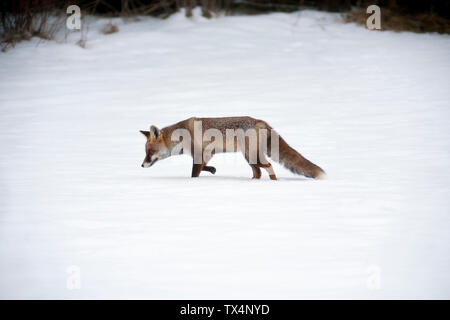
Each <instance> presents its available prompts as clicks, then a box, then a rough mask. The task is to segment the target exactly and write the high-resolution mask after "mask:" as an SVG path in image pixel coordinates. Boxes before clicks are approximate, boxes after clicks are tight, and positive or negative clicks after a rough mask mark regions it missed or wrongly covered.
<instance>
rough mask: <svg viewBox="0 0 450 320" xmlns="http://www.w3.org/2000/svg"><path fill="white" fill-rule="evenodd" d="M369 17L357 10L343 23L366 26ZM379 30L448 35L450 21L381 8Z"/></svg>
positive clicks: (422, 14) (430, 15) (432, 16)
mask: <svg viewBox="0 0 450 320" xmlns="http://www.w3.org/2000/svg"><path fill="white" fill-rule="evenodd" d="M369 16H370V14H368V13H366V10H365V9H361V8H357V9H353V10H352V11H350V12H349V13H348V14H347V15H346V18H345V21H346V22H356V23H358V24H363V25H366V20H367V18H368V17H369ZM381 30H391V31H411V32H438V33H447V34H448V33H450V19H447V18H444V17H442V16H439V15H436V14H434V13H429V14H425V13H420V14H405V13H402V12H401V11H398V10H391V9H384V8H381Z"/></svg>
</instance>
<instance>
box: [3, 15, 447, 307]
mask: <svg viewBox="0 0 450 320" xmlns="http://www.w3.org/2000/svg"><path fill="white" fill-rule="evenodd" d="M90 21H91V22H90V25H89V33H88V35H87V47H86V48H85V49H82V48H80V47H79V46H77V45H75V42H76V41H77V40H78V39H79V37H80V35H79V33H72V34H70V35H69V37H68V40H67V42H64V43H60V42H55V41H50V42H44V43H42V41H41V43H40V44H39V45H38V40H35V39H33V40H32V41H30V42H23V43H20V44H18V45H17V46H16V48H14V49H11V50H9V51H8V52H6V53H2V54H0V70H1V76H0V79H1V81H0V126H1V131H0V147H1V153H0V177H1V179H0V298H3V299H5V298H8V299H15V298H25V299H29V298H31V299H48V298H57V299H72V298H127V299H128V298H138V299H141V298H146V299H301V298H343V299H369V298H374V299H381V298H385V299H393V298H408V299H409V298H438V299H448V298H450V275H449V270H450V257H449V252H450V250H449V249H450V235H449V232H448V230H449V227H450V218H449V213H450V212H449V204H450V200H449V194H450V193H449V192H450V171H449V170H448V164H449V163H450V129H449V128H450V126H449V125H450V121H449V120H450V110H449V100H450V93H449V90H448V89H449V86H448V75H449V74H450V60H449V56H448V53H449V52H450V37H449V36H448V35H438V34H412V33H393V32H377V31H369V30H366V29H364V28H362V27H361V26H357V25H354V24H344V23H342V22H341V21H340V18H339V16H338V15H336V14H329V13H322V12H315V11H301V12H296V13H291V14H286V13H274V14H268V15H259V16H221V17H218V18H214V19H210V20H207V19H204V18H202V17H200V15H199V11H198V10H197V11H196V12H195V15H194V18H193V19H191V20H189V19H186V18H185V17H184V16H183V14H182V13H179V14H176V15H174V16H172V17H170V18H168V19H166V20H157V19H154V18H145V17H144V18H141V19H140V21H135V22H124V21H122V20H119V19H113V22H114V23H116V24H117V25H118V26H119V29H120V31H119V32H118V33H115V34H111V35H103V34H100V33H99V32H98V30H100V29H101V27H102V26H103V25H104V24H106V23H107V22H108V21H109V20H108V19H100V18H92V17H91V18H90ZM237 115H250V116H253V117H255V118H260V119H264V120H266V121H267V122H268V123H269V124H270V125H271V126H272V127H274V128H275V129H276V130H277V131H278V132H279V133H280V134H281V135H282V136H283V138H284V139H285V140H286V141H287V142H288V143H289V144H290V145H291V146H293V147H294V148H295V149H296V150H298V151H299V152H301V153H302V154H303V155H304V156H305V157H307V158H308V159H310V160H311V161H313V162H314V163H316V164H318V165H319V166H321V167H322V168H324V169H325V171H326V172H327V175H328V176H327V179H326V180H323V181H315V180H311V179H306V178H303V177H301V176H295V175H293V174H291V173H290V172H289V171H288V170H286V169H284V168H282V167H281V166H279V165H277V164H274V168H275V172H276V173H277V176H278V177H279V180H278V181H271V180H269V179H268V177H267V174H266V172H263V178H262V179H261V180H260V181H255V180H252V179H251V176H252V172H251V168H250V167H249V166H248V165H247V164H246V162H245V160H244V159H243V157H242V156H241V155H240V154H226V155H217V156H215V158H213V160H212V161H211V165H214V166H215V167H216V168H217V173H216V175H211V174H210V173H208V172H203V173H202V174H201V176H200V178H198V179H191V178H190V171H191V161H192V160H191V159H190V158H189V157H187V156H177V157H172V158H169V159H166V160H164V161H161V162H158V163H157V164H155V166H153V167H151V168H149V169H142V168H141V167H140V165H141V163H142V161H143V159H144V156H145V154H144V143H145V140H144V138H143V137H142V136H141V134H140V133H139V131H138V130H147V129H148V127H149V126H150V125H151V124H154V125H157V126H158V127H160V128H161V127H164V126H166V125H170V124H173V123H175V122H177V121H180V120H183V119H185V118H189V117H191V116H199V117H208V116H237ZM71 266H75V270H76V269H77V268H79V270H80V273H79V274H73V273H72V274H71V273H68V270H69V271H70V270H73V267H71ZM71 268H72V269H71ZM73 279H75V280H73ZM78 280H79V281H80V282H79V284H80V288H77V287H75V288H73V287H71V286H70V285H69V286H68V285H67V283H68V282H69V283H73V281H75V283H78V282H77V281H78ZM70 288H72V290H71V289H70Z"/></svg>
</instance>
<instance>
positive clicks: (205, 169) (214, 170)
mask: <svg viewBox="0 0 450 320" xmlns="http://www.w3.org/2000/svg"><path fill="white" fill-rule="evenodd" d="M202 171H208V172H211V173H212V174H215V173H216V168H214V167H212V166H204V167H203V169H202Z"/></svg>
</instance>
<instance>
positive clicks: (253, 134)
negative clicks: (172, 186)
mask: <svg viewBox="0 0 450 320" xmlns="http://www.w3.org/2000/svg"><path fill="white" fill-rule="evenodd" d="M244 131H245V133H244ZM140 132H141V133H142V134H143V135H144V136H145V137H146V138H147V143H146V144H145V158H144V162H143V163H142V167H143V168H147V167H151V166H152V165H154V164H155V163H156V162H157V161H158V160H162V159H165V158H167V157H169V156H171V155H175V154H182V153H188V154H190V155H191V156H192V157H193V160H194V161H193V165H192V175H191V176H192V177H198V176H199V175H200V172H201V171H208V172H210V173H212V174H215V173H216V168H214V167H212V166H208V165H207V164H208V161H209V160H211V158H212V156H213V155H214V154H215V153H219V152H237V151H240V152H242V153H243V155H244V157H245V159H246V160H247V162H248V163H249V165H250V167H251V168H252V170H253V179H260V178H261V169H260V168H264V169H265V170H266V171H267V173H268V174H269V177H270V179H272V180H276V179H277V177H276V175H275V172H274V170H273V168H272V165H271V164H270V163H269V162H268V161H267V159H266V158H265V154H266V155H268V156H269V157H271V158H272V159H273V160H275V161H278V162H279V163H281V164H283V165H284V166H285V167H286V168H288V169H289V170H291V171H292V172H293V173H296V174H301V175H304V176H306V177H310V178H315V179H320V178H323V177H324V176H325V172H324V171H323V170H322V169H321V168H320V167H319V166H317V165H315V164H314V163H312V162H310V161H309V160H307V159H306V158H304V157H303V156H302V155H301V154H300V153H298V152H297V151H295V150H294V149H293V148H291V147H290V146H289V145H288V144H287V143H286V141H284V140H283V139H282V138H281V137H280V136H279V135H278V134H277V133H276V131H275V130H273V129H272V127H270V126H269V125H268V124H267V123H266V122H265V121H262V120H258V119H254V118H251V117H224V118H189V119H186V120H183V121H181V122H178V123H176V124H174V125H171V126H168V127H165V128H163V129H161V130H160V129H158V128H157V127H155V126H151V127H150V131H142V130H141V131H140ZM236 132H237V134H236ZM224 135H225V137H224ZM181 138H182V139H181ZM212 138H214V139H212ZM264 138H266V139H264ZM252 145H253V148H252ZM252 151H254V152H252Z"/></svg>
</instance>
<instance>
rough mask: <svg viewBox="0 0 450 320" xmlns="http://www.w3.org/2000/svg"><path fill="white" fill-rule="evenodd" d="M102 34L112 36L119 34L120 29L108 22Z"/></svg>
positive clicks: (102, 29)
mask: <svg viewBox="0 0 450 320" xmlns="http://www.w3.org/2000/svg"><path fill="white" fill-rule="evenodd" d="M100 32H101V33H103V34H111V33H116V32H119V27H118V26H117V25H115V24H114V23H112V22H108V23H107V24H105V25H104V26H103V27H102V28H101V29H100Z"/></svg>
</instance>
